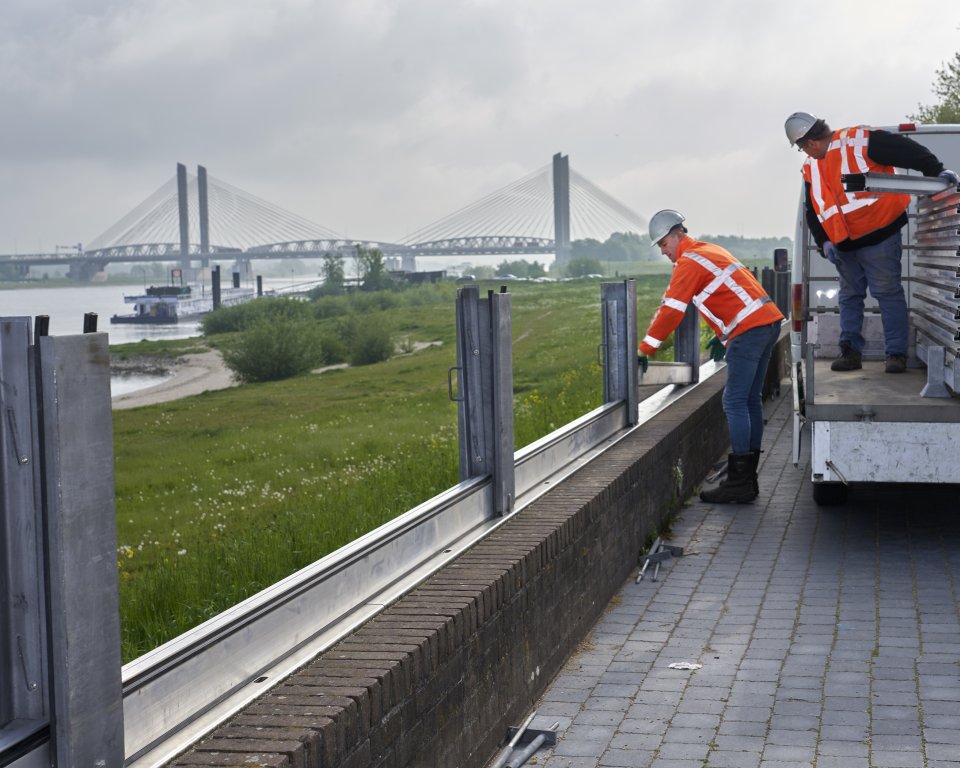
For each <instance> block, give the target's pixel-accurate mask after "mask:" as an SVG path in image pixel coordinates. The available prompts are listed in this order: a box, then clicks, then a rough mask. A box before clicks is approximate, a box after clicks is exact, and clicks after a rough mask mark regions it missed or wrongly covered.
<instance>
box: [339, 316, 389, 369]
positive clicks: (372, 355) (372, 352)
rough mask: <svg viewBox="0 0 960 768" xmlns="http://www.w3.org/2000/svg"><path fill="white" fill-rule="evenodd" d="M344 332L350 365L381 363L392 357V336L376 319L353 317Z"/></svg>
mask: <svg viewBox="0 0 960 768" xmlns="http://www.w3.org/2000/svg"><path fill="white" fill-rule="evenodd" d="M344 331H345V333H344V337H345V338H346V340H347V345H348V348H349V353H348V360H349V362H350V365H371V364H372V363H382V362H383V361H384V360H389V359H390V357H391V355H393V336H392V334H391V333H390V331H389V330H388V329H387V328H386V327H385V326H384V325H383V324H382V323H380V322H378V320H377V319H376V318H373V317H369V316H367V315H353V316H351V318H350V321H349V322H348V323H346V324H345V328H344Z"/></svg>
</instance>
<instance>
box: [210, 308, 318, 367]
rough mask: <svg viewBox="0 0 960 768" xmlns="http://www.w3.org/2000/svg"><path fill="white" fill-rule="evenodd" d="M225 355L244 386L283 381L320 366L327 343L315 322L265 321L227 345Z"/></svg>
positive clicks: (257, 322) (240, 334)
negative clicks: (260, 382)
mask: <svg viewBox="0 0 960 768" xmlns="http://www.w3.org/2000/svg"><path fill="white" fill-rule="evenodd" d="M222 354H223V361H224V362H225V363H226V364H227V367H228V368H229V369H230V370H231V371H232V372H233V375H234V376H235V377H236V378H237V379H239V380H240V381H242V382H254V381H279V380H280V379H289V378H290V377H292V376H297V375H299V374H301V373H306V372H307V371H309V370H311V369H313V368H315V367H317V366H318V365H320V363H321V362H323V343H322V339H321V335H320V330H319V328H318V327H317V324H316V323H315V322H314V321H312V320H300V319H292V318H281V319H270V318H267V317H261V318H259V319H257V320H256V321H254V322H253V323H252V324H251V325H249V326H248V327H247V328H246V329H244V330H242V331H240V332H239V333H238V334H237V336H236V337H235V338H234V339H232V340H231V341H230V342H228V343H225V344H224V345H223V350H222Z"/></svg>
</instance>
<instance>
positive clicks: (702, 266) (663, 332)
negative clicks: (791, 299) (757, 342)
mask: <svg viewBox="0 0 960 768" xmlns="http://www.w3.org/2000/svg"><path fill="white" fill-rule="evenodd" d="M690 302H693V304H694V306H695V307H696V308H697V309H698V310H699V311H700V314H701V315H702V316H703V319H704V320H706V321H707V325H709V326H710V327H711V328H712V329H713V332H714V333H715V334H716V335H717V337H718V338H719V339H720V341H721V342H723V344H724V345H726V343H727V341H729V340H730V339H732V338H734V337H736V336H739V335H740V334H741V333H743V332H744V331H749V330H750V329H751V328H756V327H758V326H761V325H769V324H770V323H773V322H776V321H777V320H783V319H784V318H783V314H782V313H781V312H780V310H779V309H777V305H776V304H774V303H773V302H772V301H771V300H770V297H769V296H767V294H766V292H765V291H764V290H763V288H762V286H761V285H760V283H759V282H757V279H756V278H755V277H754V276H753V273H751V272H750V270H749V269H747V268H746V267H744V266H743V264H741V263H740V262H739V261H737V260H736V259H735V258H734V257H733V256H732V255H731V254H730V252H729V251H727V250H726V249H724V248H721V247H720V246H719V245H713V244H712V243H703V242H700V241H699V240H694V239H693V238H691V237H684V238H683V240H681V241H680V246H679V248H678V257H677V261H676V263H675V264H674V265H673V276H672V277H671V278H670V285H668V286H667V291H666V293H664V295H663V300H662V302H661V303H660V307H659V308H658V309H657V311H656V313H655V314H654V316H653V320H651V321H650V328H649V329H647V333H646V335H645V336H644V338H643V341H642V342H640V345H639V348H640V353H641V354H644V355H652V354H655V353H656V351H657V350H658V349H659V348H660V345H661V344H663V342H664V340H665V339H666V338H667V336H669V335H670V334H671V333H672V332H673V330H674V329H675V328H676V327H677V326H678V325H680V321H681V320H683V315H684V312H686V309H687V305H688V304H689V303H690Z"/></svg>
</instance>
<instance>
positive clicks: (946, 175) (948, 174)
mask: <svg viewBox="0 0 960 768" xmlns="http://www.w3.org/2000/svg"><path fill="white" fill-rule="evenodd" d="M937 178H940V179H943V180H944V181H949V182H950V185H951V186H953V187H957V186H960V176H957V174H956V173H955V172H954V171H951V170H949V169H947V168H944V169H943V170H942V171H940V173H939V175H938V176H937Z"/></svg>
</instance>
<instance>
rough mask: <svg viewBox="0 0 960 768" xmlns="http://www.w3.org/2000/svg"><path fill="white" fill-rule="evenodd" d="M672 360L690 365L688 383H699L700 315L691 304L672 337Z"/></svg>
mask: <svg viewBox="0 0 960 768" xmlns="http://www.w3.org/2000/svg"><path fill="white" fill-rule="evenodd" d="M673 359H674V361H675V362H678V363H690V383H691V384H696V383H697V382H698V381H700V313H699V312H698V311H697V308H696V307H695V306H694V305H693V303H692V302H691V303H690V304H688V305H687V312H686V314H685V315H684V316H683V320H681V321H680V325H679V326H677V330H676V331H675V332H674V335H673Z"/></svg>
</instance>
